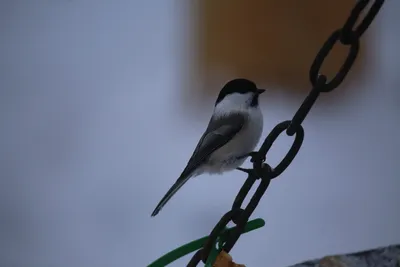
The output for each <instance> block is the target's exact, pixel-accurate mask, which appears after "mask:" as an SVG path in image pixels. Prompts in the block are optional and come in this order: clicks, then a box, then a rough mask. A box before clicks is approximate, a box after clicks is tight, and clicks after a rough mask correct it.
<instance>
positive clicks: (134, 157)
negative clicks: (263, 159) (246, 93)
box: [0, 0, 400, 267]
mask: <svg viewBox="0 0 400 267" xmlns="http://www.w3.org/2000/svg"><path fill="white" fill-rule="evenodd" d="M354 2H355V1H344V0H340V1H339V0H338V1H335V2H333V1H328V2H326V1H325V2H322V1H316V0H315V1H314V0H307V1H301V3H300V2H299V3H297V2H296V3H295V2H294V1H277V0H276V1H275V0H271V1H261V0H259V1H256V0H254V1H247V2H246V1H227V0H225V1H218V2H217V1H212V0H207V1H192V2H190V3H189V1H182V0H181V1H178V0H177V1H172V0H168V1H167V0H163V1H161V0H159V1H113V2H112V1H79V0H65V1H63V0H57V1H56V0H53V1H48V0H47V1H46V0H43V1H12V0H2V1H0V36H1V39H0V58H1V60H0V126H1V132H0V147H1V149H0V185H1V186H0V247H1V250H0V265H1V266H16V267H22V266H41V267H55V266H57V267H70V266H75V267H83V266H85V267H86V266H120V267H125V266H127V267H128V266H130V267H132V266H146V265H147V264H149V263H150V262H152V261H153V260H155V259H157V258H158V257H159V256H161V255H163V254H164V253H166V252H168V251H170V250H172V249H174V248H176V247H178V246H180V245H182V244H184V243H186V242H189V241H192V240H193V239H197V238H199V237H202V236H204V235H207V234H209V232H210V231H211V229H212V228H213V227H214V224H215V223H216V222H217V221H218V220H219V219H220V217H221V216H222V215H223V214H224V213H225V212H226V211H228V210H229V208H230V207H231V204H232V202H233V200H234V197H235V196H236V194H237V192H238V190H239V188H240V187H241V185H242V183H243V182H244V180H245V176H244V175H243V174H241V173H239V172H232V173H229V174H225V175H223V176H208V175H203V176H201V177H199V178H198V179H193V180H191V181H190V182H189V183H187V184H186V185H185V187H183V188H182V189H181V190H180V191H179V193H178V194H176V196H175V197H174V198H173V199H172V200H171V201H170V202H169V203H168V205H166V206H165V208H164V209H163V210H162V211H161V212H160V214H159V215H158V216H157V217H155V218H150V214H151V212H152V210H153V209H154V207H155V205H156V204H157V203H158V201H159V200H160V198H161V197H162V196H163V195H164V193H165V192H166V191H167V190H168V188H169V187H170V186H171V185H172V183H173V182H174V181H175V180H176V178H177V177H178V175H179V174H180V172H181V171H182V169H183V168H184V166H185V164H186V162H187V160H188V158H189V157H190V155H191V153H192V151H193V149H194V147H195V145H196V143H197V141H198V139H199V137H200V135H201V134H202V132H203V130H204V128H205V126H206V124H207V122H208V119H209V116H210V114H211V112H212V107H213V104H214V101H215V98H216V95H217V94H218V91H219V89H220V88H221V87H222V86H223V84H224V83H225V82H227V81H228V80H230V79H233V78H236V77H245V78H250V79H253V80H254V81H255V82H256V83H257V85H259V87H265V88H268V89H269V90H268V92H267V93H265V94H264V95H263V97H262V99H261V103H262V104H261V105H262V109H263V112H264V133H263V136H264V137H265V136H266V135H267V134H268V133H269V131H270V130H271V129H272V128H273V127H274V126H275V125H276V124H277V123H279V122H281V121H283V120H287V119H290V118H291V117H292V116H293V114H294V113H295V111H296V110H297V108H298V107H299V105H300V104H301V102H302V100H303V98H304V97H305V96H306V94H307V92H308V91H309V90H310V84H309V82H308V69H309V66H310V65H311V63H312V60H313V59H314V56H315V55H316V53H317V51H318V49H319V48H320V46H321V45H322V43H323V42H324V40H325V39H326V38H327V37H328V36H329V35H330V34H331V32H332V31H333V30H335V29H336V28H338V27H340V26H341V25H342V23H343V22H344V21H345V18H346V17H347V15H348V14H349V12H350V9H351V7H352V5H353V4H354ZM398 10H400V2H399V1H395V0H387V1H386V3H385V4H384V6H383V8H382V10H381V12H380V13H379V14H378V16H377V18H376V19H375V20H374V22H373V24H372V26H371V27H370V28H369V30H368V31H367V33H366V34H365V35H364V36H363V41H362V44H361V51H360V55H359V57H358V60H357V63H356V64H355V66H354V67H353V69H352V70H351V72H350V73H349V75H348V78H347V79H346V81H345V82H344V83H343V84H342V86H340V87H339V88H337V89H336V90H335V91H333V92H332V93H329V94H323V95H321V97H320V99H319V100H318V102H317V103H316V105H315V106H314V108H313V109H312V110H311V112H310V114H309V115H308V117H307V119H306V120H305V122H304V128H305V141H304V143H303V146H302V149H301V150H300V152H299V154H298V155H297V157H296V159H295V160H294V161H293V163H292V164H291V165H290V167H289V168H288V169H287V171H286V172H285V173H284V174H283V175H282V176H280V178H279V179H278V180H274V181H273V182H272V183H271V185H270V187H269V189H268V191H267V193H266V195H265V196H264V198H263V200H262V201H261V203H260V204H259V206H258V208H257V209H256V211H255V213H254V218H255V217H262V218H264V219H265V220H266V226H265V227H264V228H262V229H260V230H257V231H255V232H252V233H249V234H246V235H243V236H242V237H241V238H240V240H239V241H238V242H237V244H236V245H235V247H234V249H233V250H232V251H231V255H232V256H233V258H234V260H235V262H239V263H245V264H246V266H282V267H283V266H288V265H291V264H295V263H297V262H300V261H304V260H307V259H311V258H316V257H322V256H323V255H326V254H335V253H348V252H352V251H359V250H364V249H369V248H374V247H377V246H386V245H390V244H395V243H399V242H400V231H399V225H400V212H399V207H398V205H399V203H400V179H399V175H398V166H399V163H400V160H399V156H398V151H399V149H400V141H399V139H398V137H397V133H398V131H399V130H400V126H399V124H398V121H399V120H398V114H399V112H400V105H399V101H400V93H399V91H398V87H399V85H400V78H399V75H398V69H399V68H400V56H399V53H398V49H397V48H398V46H399V45H400V35H399V34H398V26H397V23H399V22H400V18H399V16H398V12H397V11H398ZM338 47H339V46H338ZM345 54H346V50H345V49H340V48H335V51H334V52H333V54H332V57H329V59H328V62H327V63H328V64H326V65H324V67H323V72H324V73H326V74H328V77H332V76H331V75H333V74H334V73H336V70H337V68H338V66H339V65H340V64H341V62H342V61H343V60H344V57H345ZM291 143H292V138H290V137H287V136H282V137H280V138H279V139H278V140H277V142H276V144H275V145H274V146H273V148H272V150H271V152H270V154H269V155H268V159H267V160H268V162H269V163H270V164H271V165H274V164H276V163H278V162H279V160H280V159H281V158H282V157H283V156H284V155H285V154H286V152H287V150H288V148H289V147H290V145H291ZM246 165H248V163H247V164H246ZM190 257H191V255H190V256H187V257H185V258H183V259H182V260H179V261H177V262H175V263H173V264H171V266H185V264H186V263H187V261H188V260H189V258H190Z"/></svg>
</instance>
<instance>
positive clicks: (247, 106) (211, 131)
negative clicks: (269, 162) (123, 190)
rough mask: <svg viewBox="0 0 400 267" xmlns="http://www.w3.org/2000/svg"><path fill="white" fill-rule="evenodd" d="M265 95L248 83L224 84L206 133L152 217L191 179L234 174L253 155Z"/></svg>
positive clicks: (244, 81)
mask: <svg viewBox="0 0 400 267" xmlns="http://www.w3.org/2000/svg"><path fill="white" fill-rule="evenodd" d="M263 92H265V90H264V89H258V88H257V86H256V85H255V83H253V82H252V81H249V80H247V79H234V80H231V81H229V82H228V83H226V84H225V86H224V87H223V88H222V89H221V91H220V92H219V95H218V98H217V100H216V101H215V105H214V112H213V114H212V116H211V119H210V122H209V123H208V126H207V129H206V131H205V132H204V134H203V136H202V137H201V138H200V141H199V142H198V144H197V146H196V148H195V150H194V152H193V154H192V156H191V157H190V159H189V161H188V163H187V165H186V167H185V169H184V170H183V172H182V173H181V175H180V176H179V178H178V180H176V182H175V183H174V184H173V185H172V187H171V188H170V189H169V190H168V192H167V193H166V194H165V196H164V197H163V198H162V199H161V201H160V202H159V203H158V205H157V207H156V208H155V209H154V211H153V213H152V214H151V216H152V217H154V216H156V215H157V214H158V213H159V212H160V210H161V209H162V208H163V207H164V205H165V204H166V203H167V202H168V201H169V200H170V199H171V198H172V196H173V195H174V194H175V193H176V192H177V191H178V190H179V189H180V188H181V187H182V186H183V185H184V184H185V183H186V182H187V181H188V180H189V179H190V178H192V177H196V176H198V175H200V174H203V173H209V174H222V173H223V172H227V171H232V170H235V169H236V168H238V167H239V166H241V165H242V164H243V162H244V161H245V160H246V158H247V157H249V156H250V155H251V154H252V153H253V150H254V148H255V147H256V145H257V143H258V142H259V140H260V137H261V133H262V130H263V115H262V112H261V109H260V107H259V105H258V97H259V95H260V94H262V93H263Z"/></svg>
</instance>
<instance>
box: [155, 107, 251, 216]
mask: <svg viewBox="0 0 400 267" xmlns="http://www.w3.org/2000/svg"><path fill="white" fill-rule="evenodd" d="M245 122H246V119H245V117H244V115H242V114H230V115H228V116H226V117H218V118H215V117H212V118H211V120H210V122H209V124H208V127H207V130H206V131H205V132H204V134H203V136H202V137H201V138H200V141H199V143H198V144H197V146H196V148H195V150H194V152H193V154H192V156H191V157H190V159H189V162H188V164H187V165H186V168H185V169H184V170H183V172H182V173H181V175H180V176H179V178H178V179H177V180H176V182H175V183H174V184H173V185H172V187H171V188H170V189H169V190H168V192H167V193H166V194H165V195H164V197H163V198H162V199H161V200H160V202H159V203H158V205H157V207H156V208H155V209H154V211H153V213H152V214H151V216H156V215H157V214H158V213H159V212H160V210H161V209H162V208H163V207H164V205H165V204H166V203H167V202H168V201H169V200H170V199H171V198H172V197H173V195H174V194H175V193H176V192H177V191H178V190H179V189H180V188H181V187H182V186H183V185H184V184H185V183H186V182H187V181H188V180H189V178H190V177H191V175H192V174H193V172H194V171H195V170H196V169H197V168H198V167H199V166H200V165H201V164H202V163H204V162H205V160H207V159H208V157H209V156H210V155H211V153H213V152H214V151H215V150H217V149H218V148H220V147H222V146H223V145H225V144H226V143H227V142H229V141H230V140H231V139H232V138H233V137H234V136H235V135H236V134H237V133H238V132H239V131H240V130H241V129H242V128H243V126H244V124H245Z"/></svg>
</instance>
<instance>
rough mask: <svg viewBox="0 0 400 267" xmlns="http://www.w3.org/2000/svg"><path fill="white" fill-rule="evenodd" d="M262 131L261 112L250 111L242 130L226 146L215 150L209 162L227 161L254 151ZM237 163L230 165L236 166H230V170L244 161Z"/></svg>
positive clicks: (258, 110)
mask: <svg viewBox="0 0 400 267" xmlns="http://www.w3.org/2000/svg"><path fill="white" fill-rule="evenodd" d="M262 130H263V116H262V113H261V110H260V109H259V108H257V109H251V110H250V111H249V112H248V119H247V121H246V123H245V125H244V126H243V128H242V129H241V130H240V131H239V133H237V134H236V136H235V137H234V138H232V140H230V141H229V142H228V143H227V144H226V145H224V146H222V147H221V148H219V149H218V150H216V151H215V152H214V153H213V155H212V157H210V161H211V162H224V161H229V160H233V159H236V158H238V157H241V156H244V155H246V154H248V153H250V152H252V151H254V149H255V147H256V145H257V143H258V142H259V140H260V137H261V134H262ZM239 161H240V162H239ZM239 161H237V162H236V163H232V164H233V165H237V166H232V168H236V167H238V166H240V165H241V164H243V162H244V161H245V159H243V160H239Z"/></svg>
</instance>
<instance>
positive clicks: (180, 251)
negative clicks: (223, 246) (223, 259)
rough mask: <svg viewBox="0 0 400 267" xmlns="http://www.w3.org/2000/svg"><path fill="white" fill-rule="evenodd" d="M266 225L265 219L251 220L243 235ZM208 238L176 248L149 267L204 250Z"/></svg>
mask: <svg viewBox="0 0 400 267" xmlns="http://www.w3.org/2000/svg"><path fill="white" fill-rule="evenodd" d="M264 225H265V221H264V220H263V219H261V218H258V219H254V220H251V221H249V222H248V223H247V224H246V226H245V228H244V232H243V233H247V232H250V231H253V230H256V229H258V228H261V227H263V226H264ZM235 228H236V226H234V227H231V228H228V229H227V231H231V230H233V229H235ZM207 238H208V236H205V237H202V238H199V239H197V240H194V241H192V242H189V243H187V244H185V245H183V246H181V247H179V248H176V249H174V250H172V251H170V252H168V253H167V254H165V255H164V256H162V257H160V258H158V259H157V260H155V261H154V262H152V263H151V264H150V265H148V266H147V267H163V266H167V265H168V264H170V263H171V262H174V261H176V260H177V259H179V258H181V257H183V256H185V255H187V254H189V253H192V252H194V251H196V250H199V249H200V248H202V247H203V245H204V242H206V240H207ZM214 247H215V246H214ZM215 250H217V249H215ZM214 252H215V251H214ZM213 254H214V253H213ZM216 255H218V254H216ZM216 255H210V257H211V256H215V257H216ZM214 260H215V259H214Z"/></svg>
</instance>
